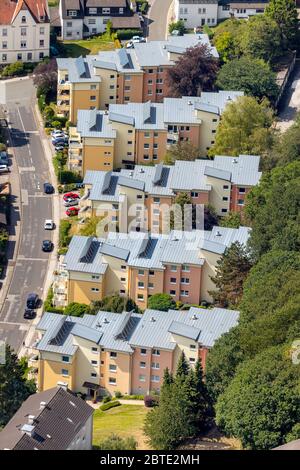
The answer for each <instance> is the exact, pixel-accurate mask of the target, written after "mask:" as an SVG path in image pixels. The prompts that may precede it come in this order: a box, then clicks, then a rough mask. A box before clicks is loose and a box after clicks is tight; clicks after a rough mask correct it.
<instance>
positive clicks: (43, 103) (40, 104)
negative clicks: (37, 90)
mask: <svg viewBox="0 0 300 470" xmlns="http://www.w3.org/2000/svg"><path fill="white" fill-rule="evenodd" d="M46 106H47V104H46V96H45V95H40V96H39V97H38V107H39V110H40V112H41V113H42V114H43V112H44V110H45V108H46Z"/></svg>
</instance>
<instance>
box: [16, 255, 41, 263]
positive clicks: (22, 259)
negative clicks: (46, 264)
mask: <svg viewBox="0 0 300 470" xmlns="http://www.w3.org/2000/svg"><path fill="white" fill-rule="evenodd" d="M18 260H19V261H48V258H27V257H25V255H19V256H18ZM20 266H21V265H20Z"/></svg>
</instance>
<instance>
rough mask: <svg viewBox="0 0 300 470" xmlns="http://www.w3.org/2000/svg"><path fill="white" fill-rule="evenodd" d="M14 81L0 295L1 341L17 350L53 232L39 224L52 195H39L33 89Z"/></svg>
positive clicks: (45, 175)
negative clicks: (4, 268)
mask: <svg viewBox="0 0 300 470" xmlns="http://www.w3.org/2000/svg"><path fill="white" fill-rule="evenodd" d="M23 83H24V86H23V85H22V82H19V83H17V81H13V82H12V83H11V85H10V86H9V88H8V89H7V90H6V101H7V102H6V109H7V112H8V121H9V126H10V142H11V146H10V153H11V154H12V160H13V166H12V173H11V187H12V202H13V206H12V218H11V224H10V235H11V238H10V242H9V251H8V258H9V263H8V269H7V273H6V278H5V280H4V283H3V286H2V289H1V292H0V294H1V295H0V298H1V303H0V339H1V340H6V341H7V342H8V344H9V345H10V346H12V347H13V348H14V349H15V351H16V352H17V351H19V349H20V347H21V346H22V343H23V341H24V338H25V336H26V333H27V332H28V330H29V327H30V324H31V322H30V321H28V320H24V318H23V313H24V307H25V303H26V297H27V295H28V293H29V292H36V293H37V294H38V295H39V296H40V297H42V295H43V288H44V283H45V280H46V275H47V271H48V262H49V254H47V253H43V252H42V250H41V244H42V241H43V240H44V239H52V236H53V234H52V233H51V232H46V231H45V230H44V220H45V219H46V218H49V219H50V218H52V205H53V204H52V199H53V197H52V196H48V195H44V194H43V183H44V182H45V181H49V167H48V163H47V160H46V158H45V154H44V148H43V145H42V141H41V136H40V132H39V128H38V124H37V122H36V119H35V115H34V111H33V101H32V96H33V91H34V88H33V86H32V83H31V81H30V80H26V79H24V82H23Z"/></svg>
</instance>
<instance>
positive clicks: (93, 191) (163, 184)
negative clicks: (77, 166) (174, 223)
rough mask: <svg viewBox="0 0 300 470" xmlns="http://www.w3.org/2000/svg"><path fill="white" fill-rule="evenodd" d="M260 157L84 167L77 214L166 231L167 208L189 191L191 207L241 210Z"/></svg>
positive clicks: (256, 175) (130, 227)
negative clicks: (97, 168) (113, 167)
mask: <svg viewBox="0 0 300 470" xmlns="http://www.w3.org/2000/svg"><path fill="white" fill-rule="evenodd" d="M259 161H260V157H258V156H256V155H240V156H239V157H227V156H216V157H215V158H214V159H213V160H195V161H194V162H186V161H179V160H177V161H176V162H175V165H173V166H167V165H162V164H159V165H156V166H143V165H136V166H135V168H134V170H121V171H120V172H112V171H87V172H86V174H85V177H84V181H83V182H84V185H85V194H84V196H83V197H82V200H81V201H80V205H81V212H80V214H83V213H84V214H85V216H98V217H100V216H105V215H106V216H107V217H108V223H114V222H115V223H116V225H117V227H118V230H119V231H120V232H129V231H131V230H136V231H137V230H138V231H140V230H142V231H150V232H152V233H159V232H163V231H164V230H168V227H167V226H164V220H166V221H168V218H167V216H166V213H165V211H166V210H167V209H169V210H170V209H171V206H172V205H173V204H174V203H175V199H176V196H177V195H178V194H179V193H186V194H188V196H189V197H190V199H191V202H192V204H193V205H196V204H199V205H200V204H202V205H203V204H206V205H208V204H209V205H211V206H213V207H214V208H215V209H216V212H217V214H218V215H219V216H224V215H226V214H228V212H230V211H232V212H242V211H243V208H244V205H245V198H246V195H247V193H248V192H249V191H250V190H251V188H252V187H253V186H256V185H257V184H258V182H259V180H260V177H261V172H259ZM200 215H201V214H199V217H200ZM201 221H202V222H203V220H200V219H199V220H196V222H198V224H197V227H198V228H203V227H200V222H201Z"/></svg>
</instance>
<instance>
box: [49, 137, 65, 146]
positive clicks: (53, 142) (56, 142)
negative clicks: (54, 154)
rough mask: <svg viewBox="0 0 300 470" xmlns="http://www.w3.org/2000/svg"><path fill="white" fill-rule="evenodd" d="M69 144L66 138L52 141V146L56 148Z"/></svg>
mask: <svg viewBox="0 0 300 470" xmlns="http://www.w3.org/2000/svg"><path fill="white" fill-rule="evenodd" d="M65 144H69V139H68V137H57V138H54V139H52V145H54V147H55V146H57V145H65Z"/></svg>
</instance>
